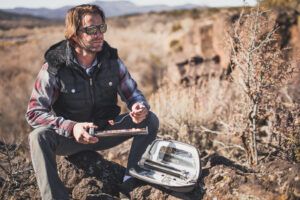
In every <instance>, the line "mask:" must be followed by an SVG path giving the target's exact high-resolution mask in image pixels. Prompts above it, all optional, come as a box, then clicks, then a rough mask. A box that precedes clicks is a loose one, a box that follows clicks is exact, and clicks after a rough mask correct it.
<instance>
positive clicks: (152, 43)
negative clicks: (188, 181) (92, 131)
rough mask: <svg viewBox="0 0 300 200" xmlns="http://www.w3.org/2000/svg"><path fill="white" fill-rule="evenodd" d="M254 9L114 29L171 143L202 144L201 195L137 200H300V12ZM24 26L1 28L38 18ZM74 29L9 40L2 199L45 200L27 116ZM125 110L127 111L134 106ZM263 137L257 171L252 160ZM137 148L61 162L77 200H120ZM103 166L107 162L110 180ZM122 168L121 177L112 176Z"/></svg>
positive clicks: (1, 90) (0, 117) (0, 135)
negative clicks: (54, 52) (57, 49)
mask: <svg viewBox="0 0 300 200" xmlns="http://www.w3.org/2000/svg"><path fill="white" fill-rule="evenodd" d="M250 11H251V9H249V10H246V11H245V13H246V14H247V15H245V16H243V17H242V18H241V20H239V16H240V13H241V9H240V8H231V9H229V8H228V9H205V10H203V9H198V10H197V9H194V10H184V11H182V10H176V11H171V12H160V13H147V14H139V15H128V16H122V17H113V18H109V19H108V21H107V23H108V31H107V33H106V34H105V39H106V40H107V41H108V42H109V44H110V45H111V46H113V47H116V48H118V53H119V56H120V58H121V59H122V60H123V61H124V63H125V64H126V65H127V66H128V69H129V71H130V73H131V75H132V76H133V77H134V79H135V80H136V81H137V83H138V85H139V88H140V89H141V90H142V91H143V93H144V94H145V96H146V97H147V99H149V102H150V105H151V110H152V111H153V112H155V113H156V114H157V115H158V117H159V119H160V129H159V137H160V138H164V139H175V140H178V141H182V142H186V143H189V144H192V145H193V146H195V147H196V148H198V149H199V151H200V156H201V161H202V169H203V171H202V174H201V177H200V179H199V184H197V187H196V189H195V190H194V191H193V192H191V193H187V194H174V193H172V192H170V191H164V190H161V189H159V188H156V187H152V186H150V185H145V186H141V187H138V188H136V190H134V196H135V199H163V200H167V199H168V200H171V199H172V200H174V199H203V200H209V199H225V200H226V199H228V200H229V199H230V200H231V199H258V200H265V199H270V200H271V199H281V200H295V199H299V198H300V168H299V162H300V135H299V132H300V115H299V113H300V106H299V103H300V90H299V87H298V86H299V83H300V75H299V70H298V69H299V67H300V65H299V62H298V60H299V59H298V52H299V48H300V37H299V35H300V28H299V27H300V26H299V21H298V19H299V14H298V13H297V12H295V11H293V10H279V11H270V12H267V13H264V14H262V15H255V13H257V12H250ZM253 13H254V14H253ZM251 16H256V18H254V19H259V20H257V21H255V22H256V23H257V24H259V26H258V28H257V29H254V28H252V29H251V25H253V24H256V23H253V18H250V17H251ZM18 17H20V16H11V15H7V19H4V20H0V23H4V22H5V21H9V20H13V21H15V23H17V21H22V20H25V21H26V20H28V18H26V17H24V19H23V18H22V17H21V19H20V18H18ZM34 20H37V22H41V23H42V22H44V21H43V20H44V19H36V18H34ZM34 20H33V21H34ZM39 20H41V21H39ZM251 20H252V21H251ZM28 21H31V20H28ZM45 22H48V21H45ZM46 24H47V23H46ZM277 25H280V26H279V28H278V29H276V31H274V32H272V30H273V28H274V27H277ZM234 30H235V32H234ZM253 30H257V32H256V34H257V35H255V34H253ZM63 31H64V27H63V25H62V24H56V25H55V24H53V25H51V26H35V28H31V27H30V26H25V25H20V26H18V25H17V24H16V26H15V28H10V29H7V30H6V29H2V30H0V57H1V59H0V105H1V106H0V159H1V160H2V162H1V163H0V187H1V188H2V189H3V188H4V189H3V190H1V191H3V193H2V194H0V199H1V198H2V197H3V199H10V198H11V199H40V197H39V193H38V191H37V187H36V181H35V178H34V175H33V174H32V167H31V164H30V160H29V158H28V140H27V136H28V133H29V132H30V131H31V130H32V129H31V128H30V127H29V126H28V125H27V123H26V121H25V119H24V114H25V112H26V106H27V103H28V99H29V96H30V94H31V89H32V86H33V83H34V80H35V77H36V75H37V73H38V71H39V69H40V67H41V65H42V64H43V62H44V59H43V54H44V52H45V51H46V50H47V49H48V48H49V46H51V44H53V43H55V42H57V41H60V40H62V39H63V38H64V36H63ZM251 31H252V32H251ZM270 32H271V33H274V34H271V33H270ZM229 33H230V34H231V35H230V34H229ZM253 35H254V36H253ZM250 36H251V37H250ZM255 36H256V37H255ZM252 38H254V39H255V40H251V39H252ZM249 41H251V42H249ZM262 41H264V43H263V44H261V42H262ZM249 44H250V46H247V45H249ZM255 45H258V46H255ZM253 47H255V48H254V49H252V50H251V48H253ZM256 47H257V48H256ZM249 49H250V50H251V51H250V52H251V53H250V55H249V54H247V53H249ZM245 58H246V59H245ZM247 59H248V60H247ZM249 60H250V61H251V62H249ZM249 66H250V67H252V68H247V67H249ZM245 72H248V74H247V73H245ZM250 72H251V73H250ZM252 72H253V73H252ZM245 77H247V78H245ZM247 81H248V82H247ZM243 83H246V84H243ZM245 88H246V89H245ZM253 97H259V98H253ZM253 100H254V101H253ZM122 111H123V112H126V111H127V110H126V108H125V106H124V105H123V106H122ZM253 130H254V131H253ZM253 132H254V134H255V137H254V138H255V139H254V141H255V142H256V143H255V145H256V150H257V152H256V153H257V163H256V164H255V163H254V161H255V160H253V159H252V160H251V158H252V157H253V155H254V153H253V146H251V144H253V137H251V136H253V135H251V134H253ZM1 141H4V142H5V143H3V142H1ZM130 142H131V141H129V142H126V143H124V144H122V145H120V146H118V147H115V148H113V149H110V150H105V151H101V152H99V153H100V154H101V155H102V156H103V158H102V156H99V155H98V154H93V153H90V154H86V155H83V154H79V155H75V156H74V157H70V158H69V157H68V158H60V159H59V160H58V164H59V171H60V174H61V176H62V178H63V181H64V182H65V183H66V184H68V188H69V189H70V194H71V195H73V197H74V199H93V197H92V196H88V195H92V194H95V193H97V194H98V195H99V196H98V198H100V197H101V198H108V199H118V195H117V192H118V191H116V188H115V186H114V184H116V182H117V183H118V182H120V181H121V177H122V173H123V171H124V169H123V167H122V166H125V165H126V163H127V159H126V158H127V156H128V151H129V147H130ZM7 144H12V145H7ZM18 144H21V145H20V146H18ZM87 155H89V156H87ZM86 157H88V158H89V159H87V158H86ZM10 158H14V159H12V160H10ZM103 159H104V160H103ZM86 160H89V162H88V161H86ZM107 160H108V161H107ZM10 161H11V162H10ZM97 163H105V164H103V165H101V167H103V169H104V171H101V170H100V171H99V167H98V168H97ZM1 166H2V168H1ZM8 166H12V167H10V168H8ZM90 167H92V168H93V169H96V171H93V172H95V174H93V173H92V174H91V173H90ZM110 167H112V168H113V169H114V170H113V171H110V172H108V170H107V169H110ZM3 169H9V170H11V171H9V170H3ZM101 169H102V168H101ZM97 170H98V171H97ZM96 173H97V176H96ZM10 174H13V176H12V175H11V176H10ZM104 176H105V177H106V178H107V177H113V178H114V180H115V182H113V183H110V182H109V181H110V180H106V179H103V177H104ZM12 177H13V179H12ZM105 177H104V178H105ZM24 180H28V181H24ZM78 185H79V186H80V187H81V186H82V188H80V187H79V186H78ZM75 197H76V198H75ZM94 198H96V199H97V197H95V196H94Z"/></svg>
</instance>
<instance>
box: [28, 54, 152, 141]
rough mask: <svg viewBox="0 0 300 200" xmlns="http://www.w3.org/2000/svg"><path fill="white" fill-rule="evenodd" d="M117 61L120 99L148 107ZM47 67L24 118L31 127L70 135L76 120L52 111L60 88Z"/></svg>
mask: <svg viewBox="0 0 300 200" xmlns="http://www.w3.org/2000/svg"><path fill="white" fill-rule="evenodd" d="M118 63H119V78H120V84H119V86H118V93H119V95H120V96H121V99H122V100H123V101H124V102H126V104H127V107H128V108H129V109H131V106H132V105H133V104H134V103H136V102H143V103H144V104H145V105H146V107H147V108H148V109H149V108H150V107H149V104H148V103H147V101H146V99H145V97H144V96H143V94H142V93H141V91H140V90H138V88H137V84H136V82H135V81H134V80H133V79H132V77H131V76H130V74H129V72H128V70H127V67H126V66H125V65H124V63H123V62H122V61H121V60H120V59H118ZM47 69H48V63H45V64H44V65H43V66H42V68H41V70H40V72H39V74H38V76H37V79H36V81H35V83H34V87H33V91H32V94H31V97H30V99H29V103H28V108H27V112H26V120H27V122H28V123H29V125H31V126H32V127H33V128H38V127H50V128H53V129H54V130H55V131H56V132H57V133H58V134H60V135H63V136H66V137H70V136H72V134H73V127H74V125H75V124H76V123H77V122H75V121H72V120H70V119H64V118H63V117H61V116H56V115H55V113H54V112H53V110H52V105H53V104H54V102H55V101H56V99H57V98H58V96H59V93H60V88H59V84H58V83H59V82H58V78H57V77H56V76H53V75H52V74H49V72H48V70H47Z"/></svg>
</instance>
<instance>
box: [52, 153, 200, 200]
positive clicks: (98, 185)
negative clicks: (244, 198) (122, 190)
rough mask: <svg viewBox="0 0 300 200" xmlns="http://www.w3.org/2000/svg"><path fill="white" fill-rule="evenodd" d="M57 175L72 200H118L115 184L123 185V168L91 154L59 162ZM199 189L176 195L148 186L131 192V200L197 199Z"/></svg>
mask: <svg viewBox="0 0 300 200" xmlns="http://www.w3.org/2000/svg"><path fill="white" fill-rule="evenodd" d="M57 166H58V171H59V176H60V178H61V180H62V181H63V183H64V184H65V186H66V187H67V188H68V189H69V191H70V193H71V194H72V198H73V199H74V200H93V199H95V200H96V199H109V200H111V199H119V198H118V197H119V190H118V185H119V184H120V183H121V182H122V180H123V176H124V173H125V168H124V167H123V166H121V165H119V164H117V163H114V162H110V161H107V160H105V159H104V158H103V157H102V156H101V155H100V154H98V153H97V152H93V151H85V152H81V153H78V154H75V155H72V156H69V157H60V158H59V160H58V164H57ZM201 195H202V190H200V188H199V187H198V188H196V189H195V190H194V191H193V192H190V193H176V192H173V191H169V190H166V189H164V188H161V187H158V186H150V185H148V184H147V183H144V184H142V185H141V186H139V187H137V188H135V189H134V190H133V191H132V192H131V196H132V199H138V200H141V199H145V200H146V199H149V200H150V199H166V200H177V199H200V196H201Z"/></svg>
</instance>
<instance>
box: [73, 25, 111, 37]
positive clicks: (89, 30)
mask: <svg viewBox="0 0 300 200" xmlns="http://www.w3.org/2000/svg"><path fill="white" fill-rule="evenodd" d="M106 30H107V24H100V25H93V26H87V27H83V28H81V29H79V31H81V32H84V33H86V34H88V35H95V34H97V33H98V32H100V33H105V32H106Z"/></svg>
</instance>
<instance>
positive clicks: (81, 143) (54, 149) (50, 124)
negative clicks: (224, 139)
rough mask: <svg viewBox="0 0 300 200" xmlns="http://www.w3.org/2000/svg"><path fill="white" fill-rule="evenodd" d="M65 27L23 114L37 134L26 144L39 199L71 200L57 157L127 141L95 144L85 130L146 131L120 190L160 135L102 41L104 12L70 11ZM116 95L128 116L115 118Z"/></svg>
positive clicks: (136, 139) (47, 56) (113, 139)
mask: <svg viewBox="0 0 300 200" xmlns="http://www.w3.org/2000/svg"><path fill="white" fill-rule="evenodd" d="M65 25H66V30H65V37H66V40H64V41H61V42H59V43H57V44H55V45H53V46H52V47H50V49H49V50H48V51H47V52H46V53H45V60H46V62H45V64H44V65H43V66H42V69H41V70H40V72H39V74H38V76H37V79H36V81H35V84H34V88H33V92H32V95H31V98H30V100H29V104H28V109H27V113H26V119H27V121H28V123H29V124H30V125H31V126H32V127H33V128H35V130H34V131H33V132H31V133H30V136H29V143H30V150H31V158H32V163H33V168H34V170H35V173H36V177H37V182H38V186H39V189H40V192H41V196H42V198H43V199H60V200H61V199H68V198H69V197H68V193H67V191H66V189H65V187H64V186H63V184H62V182H61V180H60V179H59V176H58V173H57V166H56V162H55V155H71V154H74V153H77V152H80V151H84V150H95V151H96V150H103V149H108V148H111V147H113V146H116V145H118V144H120V143H122V142H124V141H125V140H127V139H129V138H130V137H106V138H101V139H99V138H97V137H93V136H91V135H90V134H89V133H88V130H89V128H98V129H101V130H104V129H105V130H108V129H109V130H111V129H124V128H143V127H146V126H147V127H148V131H149V133H148V135H146V136H135V137H134V139H133V142H132V146H131V150H130V153H129V157H128V165H127V170H126V173H125V176H124V180H123V181H124V184H123V186H124V185H125V186H128V185H130V184H129V183H131V182H132V180H134V179H133V178H132V177H130V175H129V173H128V170H129V169H130V168H131V167H133V166H135V165H136V164H137V162H138V160H139V159H140V158H141V156H142V154H143V153H144V151H145V149H146V147H147V146H148V144H150V143H151V142H152V141H153V140H154V139H155V138H156V134H157V129H158V119H157V117H156V116H155V115H154V114H153V113H152V112H150V111H149V105H148V103H147V101H146V100H145V98H144V96H143V95H142V93H141V92H140V91H139V90H138V89H137V84H136V82H135V81H134V80H133V79H132V78H131V76H130V74H129V72H128V71H127V68H126V67H125V65H124V63H123V62H122V61H121V60H120V58H119V57H118V54H117V50H116V49H114V48H112V47H110V46H109V45H108V43H107V42H106V41H105V40H104V33H105V32H106V29H107V25H106V24H105V16H104V13H103V11H102V10H101V9H100V8H99V7H97V6H95V5H87V4H85V5H80V6H76V7H74V8H71V9H70V10H69V11H68V13H67V16H66V24H65ZM117 94H119V95H120V96H121V98H122V100H123V101H125V102H126V104H127V106H128V108H129V109H130V110H131V111H130V113H129V114H123V115H119V112H120V108H119V107H118V106H117ZM112 120H114V121H115V122H113V121H112ZM121 188H124V187H121ZM125 188H126V187H125ZM125 192H128V191H125Z"/></svg>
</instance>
